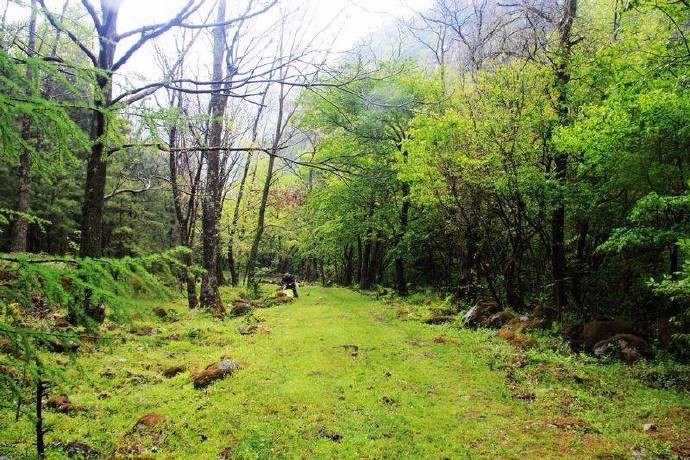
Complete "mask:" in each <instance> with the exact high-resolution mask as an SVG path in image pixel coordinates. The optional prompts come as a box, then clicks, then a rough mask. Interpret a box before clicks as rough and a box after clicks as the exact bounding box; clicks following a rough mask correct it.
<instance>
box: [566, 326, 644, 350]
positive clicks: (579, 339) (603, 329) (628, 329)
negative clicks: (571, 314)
mask: <svg viewBox="0 0 690 460" xmlns="http://www.w3.org/2000/svg"><path fill="white" fill-rule="evenodd" d="M617 334H631V335H636V334H635V330H634V329H633V327H632V326H631V325H630V324H628V323H626V322H624V321H615V320H609V319H595V320H594V321H589V322H587V323H581V324H576V325H574V326H570V327H569V328H568V329H566V332H565V337H566V338H567V339H568V340H569V341H570V345H571V347H572V348H573V349H575V350H581V349H582V350H584V351H588V352H590V353H591V352H593V348H594V346H595V345H597V344H598V343H599V342H601V341H602V340H606V339H609V338H611V337H613V336H615V335H617Z"/></svg>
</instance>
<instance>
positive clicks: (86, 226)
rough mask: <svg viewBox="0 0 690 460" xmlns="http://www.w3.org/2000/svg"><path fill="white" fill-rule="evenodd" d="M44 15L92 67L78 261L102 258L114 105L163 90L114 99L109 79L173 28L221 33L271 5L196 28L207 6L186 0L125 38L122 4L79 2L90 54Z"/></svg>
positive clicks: (156, 86) (65, 29) (58, 22)
mask: <svg viewBox="0 0 690 460" xmlns="http://www.w3.org/2000/svg"><path fill="white" fill-rule="evenodd" d="M38 2H39V3H40V5H41V7H42V10H43V13H44V14H45V16H46V18H47V19H48V21H49V22H50V23H51V24H52V26H53V27H55V28H56V29H58V30H60V31H61V32H62V33H64V34H65V35H67V36H68V37H69V39H70V40H71V41H72V42H73V43H74V44H75V45H76V46H77V47H78V48H79V49H80V50H81V51H82V53H83V54H84V55H85V56H86V57H87V58H88V60H89V61H90V62H91V64H92V66H93V67H92V71H93V75H94V78H95V81H96V86H97V91H95V93H94V98H93V101H92V103H93V109H92V110H93V117H92V122H91V129H90V133H89V135H90V138H91V142H92V146H91V152H90V154H89V157H88V162H87V170H86V183H85V190H84V199H83V203H82V222H81V246H80V255H82V256H90V257H98V256H100V255H101V254H102V239H103V210H104V206H105V201H104V199H103V198H104V197H105V183H106V178H107V174H106V173H107V163H108V156H109V155H110V154H112V153H113V152H115V151H117V149H111V148H108V147H109V146H106V141H105V138H106V133H107V132H108V119H109V111H110V110H111V109H112V108H113V107H114V106H115V105H117V104H131V103H133V102H136V101H138V100H141V99H143V98H145V97H147V96H148V95H150V94H152V93H153V92H154V91H155V90H157V89H159V88H161V87H165V84H164V83H159V84H154V85H150V84H148V85H143V86H140V87H137V88H134V89H130V90H128V91H124V92H122V93H120V94H119V95H117V96H115V95H114V91H113V76H114V74H115V73H116V72H117V71H118V70H120V69H121V68H122V67H123V66H124V65H125V64H126V63H127V62H128V61H129V60H130V59H131V57H132V56H134V55H135V54H137V53H138V52H139V50H140V49H141V48H142V47H143V46H144V45H145V44H146V43H148V42H150V41H151V40H153V39H156V38H158V37H160V36H162V35H163V34H165V33H166V32H168V31H170V30H171V29H173V28H178V27H179V28H189V29H199V28H207V27H224V26H227V25H230V24H233V23H235V22H237V21H241V20H243V19H246V18H248V17H253V16H256V15H258V14H261V13H263V12H265V11H267V10H268V9H269V8H270V7H271V6H272V5H273V4H275V1H273V2H272V3H268V4H265V5H263V6H261V7H259V8H258V9H257V10H254V11H245V14H243V15H242V16H241V17H236V18H231V19H224V20H223V21H222V22H216V23H201V24H195V23H191V22H189V20H190V19H191V18H192V16H193V15H194V14H195V13H196V12H198V11H199V10H200V8H201V6H202V5H203V4H204V3H205V0H188V1H186V2H185V3H184V5H183V6H182V7H181V8H180V9H179V10H178V12H177V13H176V14H175V15H174V16H173V17H172V18H170V19H168V20H166V21H164V22H161V23H156V24H148V25H145V26H142V27H139V28H136V29H132V30H129V31H126V32H122V33H118V32H117V21H118V15H119V12H120V6H121V3H122V2H121V1H110V0H101V2H100V11H98V10H97V9H96V7H95V6H94V5H93V4H92V3H91V2H90V1H89V0H81V3H82V6H83V7H84V9H85V10H86V12H87V13H88V16H89V17H90V19H91V22H92V25H93V28H94V30H95V33H96V37H97V39H98V48H97V50H93V49H92V48H91V47H89V46H88V45H87V42H86V41H84V40H83V39H82V38H80V37H79V34H78V33H77V32H76V28H71V27H68V26H67V25H66V24H65V23H64V22H63V21H61V20H60V19H59V18H58V17H57V16H56V15H55V14H54V13H53V12H52V11H50V10H49V9H48V8H47V7H46V4H45V0H38ZM128 39H129V40H133V43H132V44H130V45H129V46H128V47H127V48H126V49H124V52H122V53H121V54H120V55H119V57H117V58H116V56H118V53H117V52H118V50H119V45H120V44H121V43H122V42H124V41H126V40H128Z"/></svg>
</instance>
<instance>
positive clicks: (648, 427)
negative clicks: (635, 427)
mask: <svg viewBox="0 0 690 460" xmlns="http://www.w3.org/2000/svg"><path fill="white" fill-rule="evenodd" d="M642 431H644V432H645V433H649V432H650V431H656V425H655V424H654V423H645V424H644V425H643V426H642Z"/></svg>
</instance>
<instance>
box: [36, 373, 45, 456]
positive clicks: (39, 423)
mask: <svg viewBox="0 0 690 460" xmlns="http://www.w3.org/2000/svg"><path fill="white" fill-rule="evenodd" d="M44 390H45V384H44V383H43V380H42V376H41V372H40V370H39V372H38V379H37V381H36V455H37V456H38V458H39V460H43V459H44V458H46V447H45V441H44V438H43V435H44V434H45V431H44V430H43V392H44Z"/></svg>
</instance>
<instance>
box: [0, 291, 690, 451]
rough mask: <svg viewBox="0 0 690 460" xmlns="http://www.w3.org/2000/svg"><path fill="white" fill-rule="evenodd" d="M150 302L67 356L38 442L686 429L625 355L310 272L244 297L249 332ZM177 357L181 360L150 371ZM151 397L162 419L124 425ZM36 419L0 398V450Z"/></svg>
mask: <svg viewBox="0 0 690 460" xmlns="http://www.w3.org/2000/svg"><path fill="white" fill-rule="evenodd" d="M225 295H226V299H227V300H231V299H232V298H233V295H232V293H231V292H230V291H226V292H225ZM151 307H153V305H148V306H146V312H144V313H141V314H140V317H139V318H138V319H136V320H135V322H134V324H133V325H132V326H131V327H129V326H126V327H122V328H121V329H116V330H114V331H112V334H114V335H115V336H116V337H117V338H118V340H116V341H114V342H113V343H112V344H111V345H110V346H109V347H101V348H99V349H98V350H95V351H93V352H90V353H86V352H84V353H82V352H80V355H79V356H78V358H77V361H76V363H73V364H69V366H68V367H69V368H70V369H69V370H68V375H69V377H70V379H71V381H70V382H69V383H68V384H66V385H65V386H64V387H63V388H62V389H54V390H53V394H59V393H61V392H64V393H66V394H68V396H69V397H70V399H71V402H72V403H73V404H74V405H75V406H77V407H78V408H81V409H80V410H74V411H72V412H70V413H69V414H58V413H54V412H50V411H48V413H47V416H46V418H47V423H48V425H49V426H51V427H52V431H51V432H50V433H48V434H47V442H48V444H50V443H51V442H54V441H60V442H62V443H63V444H65V443H67V442H70V441H80V442H83V443H86V444H88V445H89V446H90V447H91V448H93V449H97V450H98V451H99V452H100V453H101V454H102V455H104V456H110V455H112V454H115V455H116V456H146V457H156V458H217V457H218V456H219V453H221V452H224V454H225V455H226V456H227V458H230V457H232V458H235V457H237V458H276V457H298V458H299V457H302V458H335V457H337V458H435V459H438V458H445V457H448V458H481V457H486V458H489V457H491V458H558V457H581V458H595V457H597V456H598V457H601V458H628V457H633V456H639V455H644V456H649V457H658V456H671V457H673V456H674V455H682V454H683V452H684V451H683V450H682V449H683V448H684V447H683V442H684V441H686V440H685V437H684V436H685V435H687V433H689V432H690V395H688V394H687V393H678V392H674V391H671V390H664V389H653V388H650V387H648V386H645V385H643V384H642V383H640V381H638V380H635V379H634V378H633V377H632V370H631V369H629V368H627V367H626V366H624V365H618V364H609V365H604V366H601V365H595V364H587V363H586V361H583V360H582V359H581V358H578V357H574V356H567V355H562V354H559V353H555V352H554V353H549V352H545V351H529V350H528V351H518V350H516V349H513V348H512V347H511V346H509V345H507V344H505V343H503V342H500V341H498V340H497V339H495V338H494V333H493V332H491V331H468V330H463V329H458V328H453V327H451V326H429V325H425V324H421V323H419V322H417V321H405V320H404V319H401V318H399V316H401V312H400V311H399V305H396V306H392V305H386V304H384V303H382V302H377V301H375V300H374V299H372V298H370V297H365V296H362V295H360V294H357V293H355V292H352V291H349V290H345V289H338V288H331V289H323V288H317V287H309V286H306V287H304V289H303V290H302V297H300V299H299V300H298V301H297V302H295V303H292V304H287V305H283V306H278V307H273V308H269V309H261V310H255V314H254V316H255V317H256V318H257V319H259V320H260V321H261V322H262V324H263V326H264V327H265V328H266V329H268V331H270V332H268V331H260V332H257V333H256V334H254V335H240V334H239V333H238V332H237V327H238V326H241V325H243V324H246V322H247V321H248V320H250V319H248V318H247V317H240V318H233V319H226V320H224V321H220V320H215V319H213V318H211V317H210V316H209V315H207V314H205V313H204V312H203V311H189V310H188V309H187V308H186V307H185V305H184V303H183V302H182V301H179V302H176V303H173V304H171V305H166V306H165V307H166V308H171V309H174V310H175V311H176V312H177V314H178V315H177V321H175V322H169V321H163V320H160V319H158V318H156V317H155V315H153V314H152V313H151V312H150V310H151ZM403 316H404V315H403ZM151 328H153V329H151ZM135 331H136V332H138V333H139V334H151V333H152V334H153V335H138V334H137V333H135ZM222 357H230V358H232V359H234V360H236V361H238V362H239V363H240V364H241V365H242V369H241V370H239V371H238V372H237V373H236V374H235V375H233V376H231V377H228V378H225V379H223V380H218V381H216V382H215V383H213V384H211V385H210V386H208V387H207V388H205V389H194V388H193V386H192V384H191V375H192V374H193V373H194V372H196V371H198V370H201V369H203V368H204V367H205V366H206V365H207V364H210V363H213V362H217V361H218V360H219V359H221V358H222ZM54 359H63V360H65V361H67V360H66V359H65V358H64V357H61V356H60V355H55V358H54ZM177 365H181V366H184V367H185V368H186V371H185V372H183V373H181V374H178V375H176V376H174V377H172V378H166V377H164V376H163V375H162V373H163V371H164V370H165V369H166V368H169V367H170V366H177ZM150 412H154V413H157V414H160V415H162V416H164V417H165V421H164V422H163V423H161V424H159V425H157V426H155V427H152V428H143V429H140V428H134V425H135V422H136V421H137V419H138V418H139V417H140V416H142V415H144V414H146V413H150ZM645 423H655V424H656V427H657V430H656V431H650V432H644V431H643V430H642V426H643V424H645ZM32 429H33V427H32V425H31V424H30V422H29V421H28V420H23V421H21V422H19V423H15V422H14V419H13V414H12V413H10V412H9V411H8V412H2V413H0V433H2V434H1V435H0V454H3V453H4V454H9V455H10V457H11V458H20V457H22V456H24V455H31V454H32V452H33V446H32V440H33V437H32ZM685 448H687V445H686V446H685ZM674 449H675V453H674ZM685 453H686V454H687V451H685ZM63 455H64V454H63V453H62V451H61V450H60V449H59V448H57V447H53V448H51V449H50V451H49V458H60V456H63Z"/></svg>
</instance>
